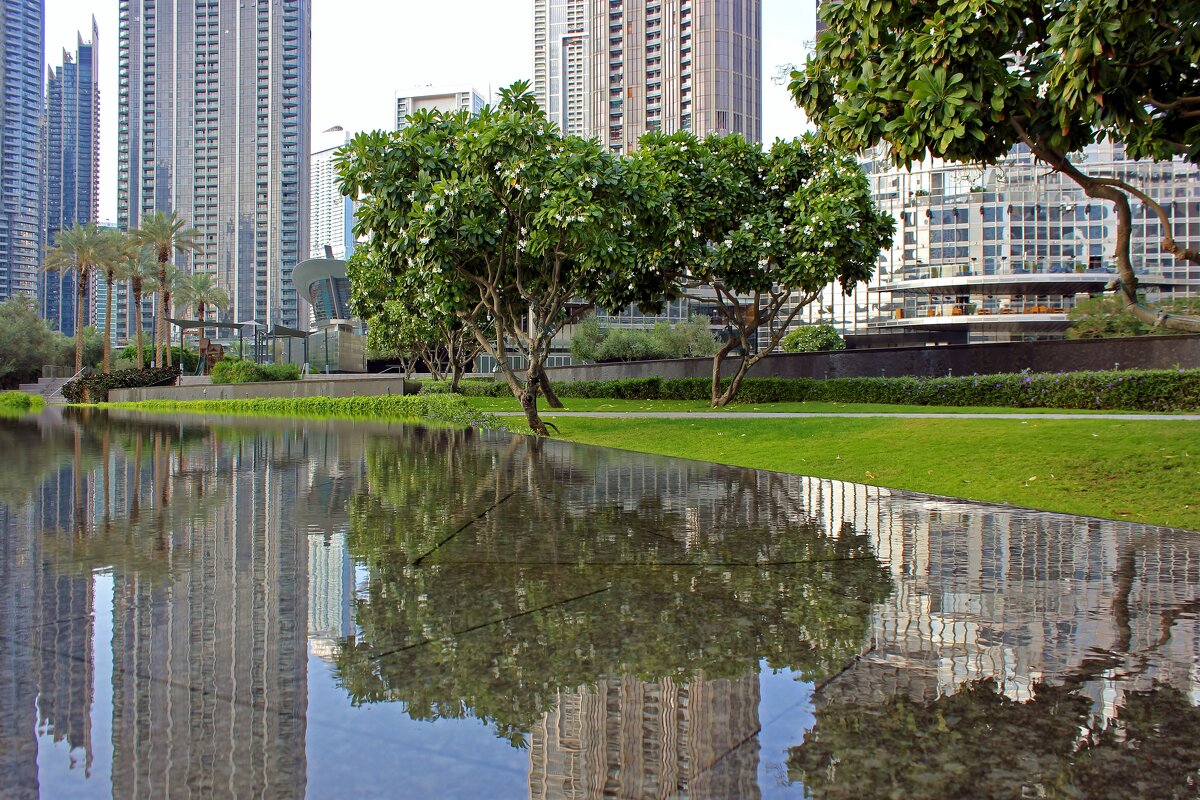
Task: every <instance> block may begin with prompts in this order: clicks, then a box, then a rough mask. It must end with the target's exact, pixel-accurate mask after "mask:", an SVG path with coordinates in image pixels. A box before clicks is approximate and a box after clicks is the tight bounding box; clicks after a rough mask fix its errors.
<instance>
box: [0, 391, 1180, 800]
mask: <svg viewBox="0 0 1200 800" xmlns="http://www.w3.org/2000/svg"><path fill="white" fill-rule="evenodd" d="M797 446H798V447H802V446H803V442H798V443H797ZM0 453H3V454H4V459H5V460H4V462H3V463H2V464H0V587H3V588H2V594H0V797H3V798H25V797H36V796H38V794H39V792H40V794H41V795H42V796H44V797H91V796H95V797H107V796H112V797H120V798H157V797H163V798H167V797H170V798H176V797H182V798H188V797H201V796H205V797H208V796H215V797H234V796H238V797H241V796H244V797H251V796H253V797H270V798H275V797H281V798H288V797H300V796H304V795H305V794H306V793H307V794H308V795H309V796H312V797H339V796H345V797H364V796H393V797H472V798H473V797H530V798H539V799H540V798H563V799H564V800H565V799H566V798H594V797H619V798H668V797H680V798H683V797H687V798H694V799H699V798H704V799H706V798H713V799H716V798H759V797H805V796H813V797H818V798H847V800H849V799H850V798H871V797H903V798H954V797H979V798H992V797H995V798H1002V797H1003V798H1010V797H1063V798H1072V797H1086V798H1107V797H1112V798H1117V797H1120V798H1128V797H1146V798H1160V797H1180V798H1195V797H1200V788H1198V785H1200V710H1198V708H1197V706H1198V705H1200V621H1198V612H1200V588H1198V587H1200V534H1195V533H1188V532H1183V531H1172V530H1167V529H1162V528H1151V527H1145V526H1138V525H1132V524H1127V523H1122V522H1107V521H1100V520H1094V519H1081V518H1074V517H1067V516H1062V515H1052V514H1042V513H1036V512H1029V511H1022V510H1014V509H1008V508H1002V507H996V506H983V505H977V504H970V503H959V502H951V501H947V500H943V499H936V498H929V497H923V496H918V495H911V494H905V493H899V492H890V491H888V490H885V489H879V488H874V487H866V486H858V485H853V484H844V483H838V482H835V481H827V480H817V479H810V478H802V477H796V476H789V475H780V474H775V473H767V472H759V471H754V470H745V469H735V468H730V467H722V466H714V465H709V464H703V463H698V462H689V461H678V460H671V459H666V458H659V457H653V456H641V455H637V454H631V453H625V452H617V451H610V450H604V449H600V448H591V447H581V446H573V445H569V444H564V443H558V442H543V443H540V444H537V443H534V442H531V441H530V440H526V439H512V438H508V437H505V436H502V435H495V436H491V435H481V434H477V433H475V432H473V431H454V430H444V429H443V430H426V429H422V428H418V427H407V426H403V425H387V424H369V423H353V424H352V423H345V422H336V421H329V422H320V421H270V420H250V419H246V418H224V419H214V418H202V417H194V416H181V417H163V416H159V417H148V416H145V417H140V416H136V415H133V414H118V413H113V414H107V415H106V414H103V413H96V412H81V411H72V410H66V411H61V412H60V411H58V410H55V409H50V410H48V411H47V412H45V413H44V414H42V415H39V416H34V417H25V418H22V419H19V420H0Z"/></svg>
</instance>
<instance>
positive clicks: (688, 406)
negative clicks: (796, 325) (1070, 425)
mask: <svg viewBox="0 0 1200 800" xmlns="http://www.w3.org/2000/svg"><path fill="white" fill-rule="evenodd" d="M467 402H469V403H470V404H471V406H472V408H477V409H479V410H480V411H520V410H521V405H520V404H519V403H518V402H517V401H516V399H515V398H513V397H468V398H467ZM562 403H563V408H561V409H550V408H546V404H545V401H541V402H539V403H538V409H539V410H540V411H541V413H543V414H552V413H561V412H564V411H724V412H739V413H747V412H767V411H771V412H788V413H792V412H795V413H803V414H828V413H833V414H838V413H840V414H1145V413H1152V412H1145V411H1097V410H1094V409H1089V410H1083V411H1075V410H1068V409H1062V408H1004V407H1001V406H916V405H890V404H883V403H819V402H801V403H758V404H753V405H752V404H749V403H745V404H742V403H734V404H731V405H728V406H725V407H724V408H713V407H712V406H711V405H710V404H709V403H708V401H707V400H614V399H606V398H578V397H564V398H562ZM1171 413H1173V412H1163V416H1170V414H1171Z"/></svg>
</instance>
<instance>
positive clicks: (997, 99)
mask: <svg viewBox="0 0 1200 800" xmlns="http://www.w3.org/2000/svg"><path fill="white" fill-rule="evenodd" d="M1197 13H1198V12H1197V6H1196V3H1195V0H1161V1H1160V0H1155V2H1149V0H1132V2H1113V0H1072V2H1060V1H1059V0H1042V1H1041V2H1031V1H1030V0H998V2H989V3H977V2H961V3H922V2H916V0H887V1H886V2H883V3H880V2H876V0H841V2H829V3H823V4H821V10H820V14H821V18H822V20H823V21H824V22H825V24H826V26H827V28H826V30H825V31H824V32H823V33H822V34H821V35H820V36H819V37H818V39H817V47H816V51H815V53H814V54H813V55H812V56H810V58H809V59H808V63H807V65H806V66H805V69H804V71H803V72H793V73H792V83H791V90H792V93H793V95H794V96H795V98H796V100H797V102H798V103H799V104H800V105H801V107H803V108H804V110H805V111H806V112H807V113H808V115H809V116H810V118H812V120H813V121H814V122H816V123H817V124H818V125H819V126H820V128H821V133H822V135H823V136H824V138H825V140H826V141H829V142H831V143H834V144H836V145H840V146H842V147H844V148H847V149H849V150H860V149H863V148H869V147H874V146H876V145H879V144H881V143H882V144H885V145H886V146H887V149H888V151H889V152H890V154H891V156H892V158H893V160H894V161H895V162H896V163H897V164H903V165H911V164H912V162H913V161H915V160H921V159H924V158H925V157H926V156H935V157H938V158H943V159H946V160H947V161H954V162H965V163H983V164H989V163H994V162H996V161H997V160H998V159H1000V158H1002V157H1003V156H1005V155H1006V154H1007V153H1009V151H1010V150H1011V149H1012V148H1013V146H1014V145H1017V144H1023V145H1025V146H1026V147H1028V148H1029V150H1030V151H1031V152H1032V153H1033V154H1034V155H1035V156H1036V157H1037V158H1039V159H1040V160H1041V161H1043V162H1045V163H1046V164H1047V165H1048V166H1049V167H1050V168H1051V169H1053V170H1055V171H1057V172H1060V173H1062V174H1063V175H1064V176H1066V177H1067V178H1069V179H1071V180H1072V181H1074V182H1075V183H1077V184H1078V185H1079V186H1080V187H1081V188H1082V189H1083V192H1084V193H1085V194H1086V195H1087V196H1089V197H1093V198H1097V199H1101V200H1106V201H1108V202H1110V203H1112V204H1113V207H1114V208H1115V211H1116V220H1117V237H1116V253H1115V258H1116V264H1117V272H1118V275H1119V277H1120V284H1121V287H1120V288H1121V295H1122V297H1123V299H1124V302H1125V304H1126V305H1127V306H1128V307H1129V309H1130V311H1131V312H1132V313H1134V315H1135V316H1137V317H1138V318H1139V319H1141V320H1142V321H1143V322H1147V323H1150V324H1160V325H1163V326H1165V327H1168V328H1174V329H1181V330H1189V331H1200V318H1196V317H1189V316H1181V315H1172V314H1165V313H1156V312H1155V311H1152V310H1151V309H1148V308H1146V307H1144V306H1142V305H1140V304H1139V303H1138V297H1137V287H1138V281H1137V277H1136V275H1135V274H1134V264H1133V262H1132V259H1131V256H1130V236H1131V232H1132V228H1133V218H1134V207H1133V204H1134V203H1135V202H1136V203H1140V204H1141V205H1142V206H1143V207H1144V209H1145V210H1146V211H1147V212H1149V215H1151V216H1153V217H1154V218H1155V219H1157V221H1158V224H1159V226H1160V234H1161V236H1162V249H1163V251H1164V252H1167V253H1170V254H1172V255H1173V256H1174V257H1175V258H1176V259H1178V260H1181V261H1186V262H1188V263H1191V264H1200V250H1197V248H1196V247H1195V246H1190V247H1189V246H1188V245H1187V244H1184V243H1180V242H1178V241H1176V238H1175V235H1176V234H1177V233H1179V229H1174V228H1172V221H1171V211H1172V208H1171V204H1170V203H1168V204H1165V205H1164V204H1163V203H1160V202H1158V201H1156V200H1155V199H1154V198H1152V197H1151V196H1150V194H1149V193H1148V191H1147V189H1146V188H1145V187H1143V186H1139V185H1137V184H1136V182H1135V180H1134V179H1132V178H1130V177H1129V176H1127V175H1113V174H1108V173H1107V172H1106V173H1104V174H1100V173H1096V174H1091V173H1089V172H1088V171H1087V168H1086V166H1081V165H1080V164H1079V163H1078V160H1077V159H1076V158H1075V156H1076V155H1077V154H1079V153H1081V152H1082V151H1083V150H1084V148H1086V147H1087V146H1088V145H1090V144H1092V143H1094V142H1100V141H1104V140H1108V141H1112V142H1114V143H1116V144H1118V145H1121V146H1123V147H1124V149H1125V151H1126V152H1127V153H1128V154H1129V155H1130V156H1133V157H1135V158H1150V159H1155V160H1159V161H1165V160H1169V159H1172V158H1176V157H1180V156H1182V157H1184V158H1187V159H1188V160H1190V161H1193V162H1200V25H1198V24H1197Z"/></svg>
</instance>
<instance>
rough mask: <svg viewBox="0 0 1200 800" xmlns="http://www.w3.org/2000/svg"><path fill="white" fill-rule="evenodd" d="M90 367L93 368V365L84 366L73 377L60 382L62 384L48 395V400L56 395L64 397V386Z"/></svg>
mask: <svg viewBox="0 0 1200 800" xmlns="http://www.w3.org/2000/svg"><path fill="white" fill-rule="evenodd" d="M89 369H91V367H82V368H81V369H80V370H79V371H78V372H76V373H75V374H74V375H72V376H71V377H69V378H67V379H66V380H65V381H63V382H62V383H60V384H59V385H58V388H57V389H55V390H54V391H53V392H51V393H50V394H48V395H46V399H47V400H50V399H52V398H53V397H55V396H58V397H62V390H63V387H64V386H66V385H67V384H68V383H70V382H71V381H73V380H75V379H76V378H78V377H79V376H80V375H82V374H83V373H85V372H87V371H88V370H89Z"/></svg>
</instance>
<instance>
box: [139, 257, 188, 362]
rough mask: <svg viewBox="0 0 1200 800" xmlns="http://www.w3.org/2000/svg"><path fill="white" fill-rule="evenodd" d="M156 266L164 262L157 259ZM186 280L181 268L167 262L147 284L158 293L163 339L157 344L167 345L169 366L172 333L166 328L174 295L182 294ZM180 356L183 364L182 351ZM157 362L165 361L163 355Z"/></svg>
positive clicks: (160, 265) (172, 310) (173, 302)
mask: <svg viewBox="0 0 1200 800" xmlns="http://www.w3.org/2000/svg"><path fill="white" fill-rule="evenodd" d="M155 266H156V267H157V268H161V267H162V262H158V261H156V262H155ZM185 280H187V276H186V275H184V274H183V271H182V270H180V269H179V268H178V267H176V266H175V265H174V264H167V267H166V269H165V270H161V271H160V272H159V275H157V276H155V277H154V278H152V279H151V280H150V281H149V282H148V284H147V286H148V288H150V289H151V290H152V291H154V292H157V293H158V310H159V313H160V314H161V315H162V316H161V320H162V323H163V324H162V339H161V341H160V342H157V343H156V344H155V346H156V347H157V346H159V344H163V345H164V346H165V347H166V356H167V357H166V362H165V363H166V365H167V366H168V367H169V366H171V360H172V356H171V334H170V333H169V332H168V331H167V329H166V320H167V318H168V317H169V316H171V314H172V313H174V305H175V301H174V297H175V295H177V294H180V293H181V292H182V291H183V286H184V281H185ZM156 338H157V337H156ZM179 358H180V363H181V364H182V359H183V352H182V351H181V352H180V353H179ZM157 363H158V364H163V363H164V362H163V360H162V358H161V357H160V358H159V360H158V361H157Z"/></svg>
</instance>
